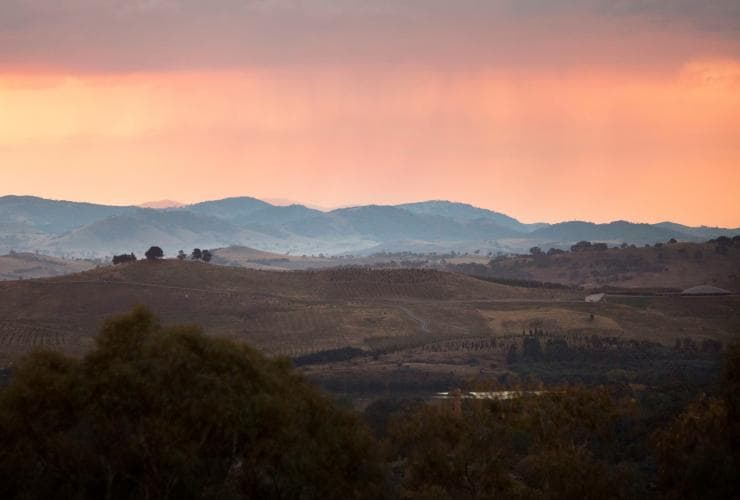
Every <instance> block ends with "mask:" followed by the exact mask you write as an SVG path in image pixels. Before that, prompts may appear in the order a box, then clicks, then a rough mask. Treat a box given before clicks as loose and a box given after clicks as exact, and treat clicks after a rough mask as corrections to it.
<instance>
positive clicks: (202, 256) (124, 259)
mask: <svg viewBox="0 0 740 500" xmlns="http://www.w3.org/2000/svg"><path fill="white" fill-rule="evenodd" d="M144 257H146V259H147V260H158V259H161V258H163V257H164V251H163V250H162V248H161V247H158V246H156V245H155V246H151V247H149V250H147V251H146V252H145V253H144ZM177 258H178V260H185V259H187V258H188V256H187V254H186V253H185V252H184V251H182V250H180V251H179V252H177ZM190 258H191V259H192V260H202V261H203V262H210V261H211V259H212V258H213V254H212V253H211V252H210V250H201V249H200V248H194V249H193V252H192V253H191V254H190ZM136 261H137V258H136V255H135V254H134V253H133V252H131V253H130V254H126V253H124V254H120V255H114V256H113V264H114V265H116V264H126V263H128V262H136Z"/></svg>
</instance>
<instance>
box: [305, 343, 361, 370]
mask: <svg viewBox="0 0 740 500" xmlns="http://www.w3.org/2000/svg"><path fill="white" fill-rule="evenodd" d="M369 354H371V353H370V352H368V351H363V350H362V349H358V348H356V347H340V348H339V349H327V350H324V351H317V352H312V353H310V354H304V355H302V356H297V357H295V358H293V363H294V364H295V365H296V366H306V365H316V364H321V363H336V362H338V361H347V360H349V359H352V358H356V357H360V356H368V355H369Z"/></svg>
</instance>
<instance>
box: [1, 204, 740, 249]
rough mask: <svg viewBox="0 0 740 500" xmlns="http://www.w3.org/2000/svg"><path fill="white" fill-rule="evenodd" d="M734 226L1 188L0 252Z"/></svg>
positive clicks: (511, 244)
mask: <svg viewBox="0 0 740 500" xmlns="http://www.w3.org/2000/svg"><path fill="white" fill-rule="evenodd" d="M736 234H740V229H728V228H716V227H705V226H702V227H689V226H684V225H681V224H676V223H672V222H663V223H659V224H640V223H633V222H627V221H616V222H611V223H608V224H595V223H591V222H585V221H569V222H562V223H557V224H545V223H538V224H525V223H522V222H520V221H518V220H517V219H515V218H513V217H511V216H508V215H505V214H502V213H498V212H494V211H492V210H487V209H483V208H479V207H474V206H472V205H468V204H464V203H454V202H450V201H424V202H418V203H407V204H402V205H394V206H390V205H364V206H357V207H350V208H339V209H336V210H331V211H328V212H325V211H320V210H317V209H315V208H309V207H306V206H304V205H300V204H293V205H287V206H286V205H275V204H271V203H268V202H266V201H262V200H258V199H256V198H251V197H237V198H226V199H222V200H214V201H204V202H201V203H195V204H192V205H185V206H181V207H179V206H176V207H171V208H165V209H155V208H144V207H140V206H111V205H99V204H92V203H79V202H71V201H57V200H48V199H44V198H38V197H34V196H13V195H10V196H4V197H0V254H2V253H7V252H9V251H11V250H15V251H39V252H42V253H46V254H50V255H58V256H73V257H104V256H110V255H112V254H115V253H123V252H126V253H128V252H132V251H133V252H135V253H139V254H142V253H143V251H144V250H146V248H148V246H149V245H155V244H156V245H159V246H161V247H162V248H163V249H164V251H165V253H166V254H168V255H172V254H174V253H176V252H177V251H178V250H180V249H186V250H187V249H190V248H193V247H201V248H217V247H224V246H232V245H245V246H249V247H252V248H258V249H260V250H265V251H272V252H279V253H290V254H293V255H296V254H299V255H300V254H319V253H324V254H327V255H335V254H347V253H353V254H356V255H366V254H370V253H378V252H384V251H393V252H398V251H409V252H434V251H436V252H449V251H453V250H454V251H475V250H479V251H481V252H484V253H487V252H492V253H496V252H512V253H516V252H526V251H527V250H528V249H529V248H530V247H532V246H539V247H541V248H542V249H543V250H546V249H548V248H551V247H558V248H564V247H568V246H570V245H571V244H573V243H575V242H577V241H580V240H589V241H599V242H606V243H609V244H614V245H616V244H621V243H629V244H637V245H644V244H653V243H656V242H664V241H667V240H669V239H671V238H674V239H676V240H679V241H704V240H707V239H710V238H715V237H717V236H721V235H727V236H733V235H736Z"/></svg>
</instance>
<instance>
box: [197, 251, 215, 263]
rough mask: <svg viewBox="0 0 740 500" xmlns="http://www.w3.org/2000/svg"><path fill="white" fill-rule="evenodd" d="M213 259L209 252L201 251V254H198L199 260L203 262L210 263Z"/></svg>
mask: <svg viewBox="0 0 740 500" xmlns="http://www.w3.org/2000/svg"><path fill="white" fill-rule="evenodd" d="M212 258H213V254H212V253H211V251H210V250H203V252H202V253H201V254H200V259H201V260H202V261H203V262H211V259H212Z"/></svg>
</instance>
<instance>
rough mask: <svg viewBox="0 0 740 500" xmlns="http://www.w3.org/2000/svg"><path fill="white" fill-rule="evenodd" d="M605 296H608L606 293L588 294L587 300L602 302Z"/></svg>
mask: <svg viewBox="0 0 740 500" xmlns="http://www.w3.org/2000/svg"><path fill="white" fill-rule="evenodd" d="M604 297H606V294H605V293H594V294H591V295H587V296H586V302H592V303H595V302H602V301H603V300H604Z"/></svg>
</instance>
